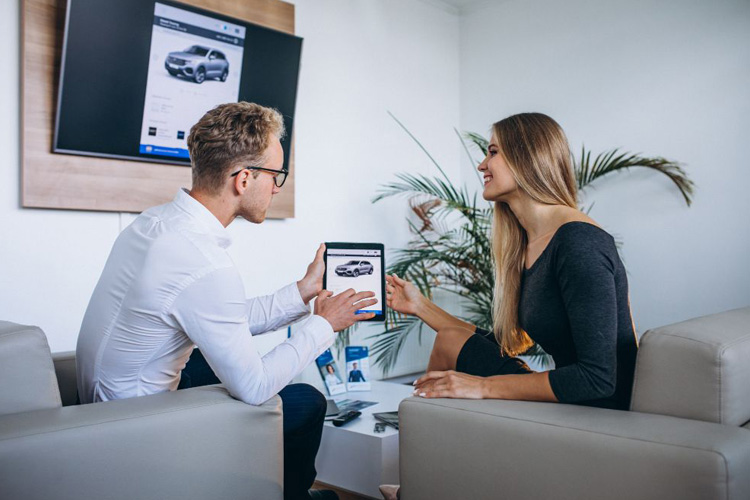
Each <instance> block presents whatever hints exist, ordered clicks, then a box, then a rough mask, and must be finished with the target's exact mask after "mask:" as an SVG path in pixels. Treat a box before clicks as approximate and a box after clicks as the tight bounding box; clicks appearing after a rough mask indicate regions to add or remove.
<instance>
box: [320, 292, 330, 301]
mask: <svg viewBox="0 0 750 500" xmlns="http://www.w3.org/2000/svg"><path fill="white" fill-rule="evenodd" d="M331 295H333V292H330V291H328V290H321V291H320V293H318V300H320V299H327V298H328V297H330V296H331Z"/></svg>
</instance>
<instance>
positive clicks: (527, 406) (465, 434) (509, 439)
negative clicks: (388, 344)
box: [399, 398, 750, 500]
mask: <svg viewBox="0 0 750 500" xmlns="http://www.w3.org/2000/svg"><path fill="white" fill-rule="evenodd" d="M399 418H400V428H401V431H400V468H401V493H402V494H401V498H402V499H403V500H417V499H441V498H446V499H447V498H498V497H502V498H509V499H513V498H555V499H580V498H607V499H612V500H617V499H623V500H625V499H627V500H633V499H652V498H653V499H659V500H662V499H665V498H680V499H683V500H689V499H700V500H706V499H719V498H720V499H737V500H739V499H747V498H750V476H749V475H748V474H747V471H748V470H750V432H748V431H747V430H746V429H742V428H740V427H731V426H726V425H720V424H715V423H709V422H701V421H696V420H687V419H682V418H677V417H670V416H664V415H651V414H646V413H636V412H626V411H617V410H606V409H600V408H588V407H583V406H575V405H563V404H556V403H532V402H523V401H497V400H495V401H490V400H486V401H468V400H451V399H421V398H409V399H406V400H404V401H403V402H402V403H401V406H400V409H399Z"/></svg>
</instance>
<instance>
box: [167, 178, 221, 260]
mask: <svg viewBox="0 0 750 500" xmlns="http://www.w3.org/2000/svg"><path fill="white" fill-rule="evenodd" d="M172 203H174V205H175V206H176V207H177V208H179V209H180V210H182V211H183V212H186V213H187V214H188V215H189V216H190V217H192V218H193V219H195V220H196V221H197V222H198V224H200V226H201V227H202V228H203V229H205V230H206V232H207V233H208V234H210V235H211V236H213V237H214V238H215V239H216V243H217V244H218V245H219V246H220V247H221V248H224V249H226V248H228V247H229V245H231V244H232V238H231V237H230V236H229V231H227V228H225V227H224V226H223V225H222V224H221V222H219V219H217V218H216V216H215V215H214V214H212V213H211V211H210V210H209V209H207V208H206V207H205V206H204V205H203V204H202V203H201V202H199V201H198V200H196V199H195V198H193V197H192V196H190V194H189V193H188V190H187V189H185V188H181V189H180V190H179V191H177V194H176V195H175V197H174V200H173V201H172Z"/></svg>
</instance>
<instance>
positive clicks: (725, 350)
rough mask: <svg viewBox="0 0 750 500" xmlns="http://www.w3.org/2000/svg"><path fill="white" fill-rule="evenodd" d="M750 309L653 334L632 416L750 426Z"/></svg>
mask: <svg viewBox="0 0 750 500" xmlns="http://www.w3.org/2000/svg"><path fill="white" fill-rule="evenodd" d="M748 361H750V307H745V308H742V309H735V310H732V311H727V312H723V313H719V314H712V315H710V316H703V317H700V318H695V319H691V320H688V321H683V322H681V323H675V324H673V325H668V326H663V327H661V328H657V329H655V330H649V331H648V332H646V333H645V334H644V335H643V338H642V339H641V345H640V349H639V351H638V359H637V362H636V369H635V381H634V383H633V398H632V402H631V410H633V411H639V412H646V413H658V414H662V415H673V416H676V417H684V418H692V419H696V420H705V421H708V422H716V423H722V424H728V425H736V426H741V425H743V424H745V423H746V422H748V420H750V363H749V362H748Z"/></svg>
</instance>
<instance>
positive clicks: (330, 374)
mask: <svg viewBox="0 0 750 500" xmlns="http://www.w3.org/2000/svg"><path fill="white" fill-rule="evenodd" d="M315 364H316V365H318V372H320V376H321V377H322V378H323V382H324V383H325V386H326V389H327V390H328V394H329V395H331V396H333V395H335V394H341V393H342V392H346V384H345V383H344V381H343V379H342V378H341V372H340V371H339V367H338V366H336V360H334V359H333V354H331V350H330V349H326V351H325V352H324V353H323V354H321V355H320V356H318V358H317V359H316V360H315Z"/></svg>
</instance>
